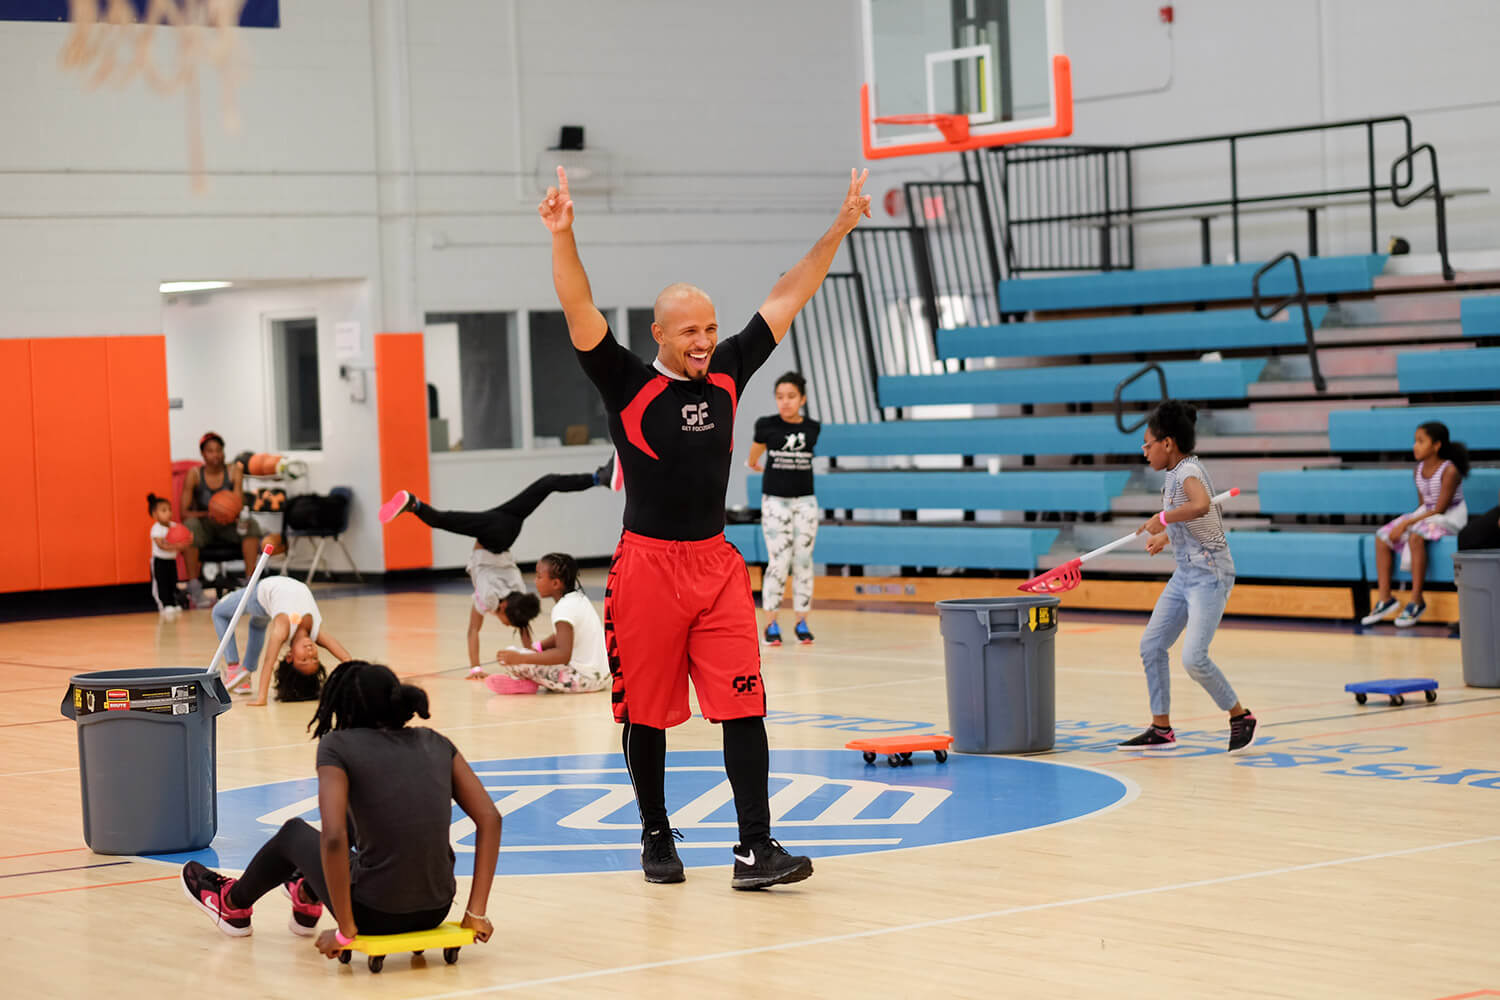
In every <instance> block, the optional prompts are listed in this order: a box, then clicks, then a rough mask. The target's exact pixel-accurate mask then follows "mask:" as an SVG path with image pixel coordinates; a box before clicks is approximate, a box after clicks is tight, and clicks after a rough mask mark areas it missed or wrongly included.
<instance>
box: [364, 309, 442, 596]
mask: <svg viewBox="0 0 1500 1000" xmlns="http://www.w3.org/2000/svg"><path fill="white" fill-rule="evenodd" d="M375 395H376V399H377V401H378V404H379V427H380V493H381V499H382V500H384V499H386V498H387V497H389V496H390V495H391V494H392V493H394V492H396V491H397V490H400V489H407V490H411V491H412V492H413V493H415V494H417V495H418V496H426V495H427V490H428V477H427V451H428V435H427V375H426V370H425V364H424V362H423V358H422V334H420V333H377V334H376V335H375ZM384 531H385V568H386V569H426V568H428V567H430V566H431V565H432V529H431V528H429V527H427V526H426V525H425V524H423V523H422V522H421V521H418V520H417V519H416V518H414V517H398V518H396V519H395V520H394V521H392V522H391V523H390V524H387V525H385V527H384Z"/></svg>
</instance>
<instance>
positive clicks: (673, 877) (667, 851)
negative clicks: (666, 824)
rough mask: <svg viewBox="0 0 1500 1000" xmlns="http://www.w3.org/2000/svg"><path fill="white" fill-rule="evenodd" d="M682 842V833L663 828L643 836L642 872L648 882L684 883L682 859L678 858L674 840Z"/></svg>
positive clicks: (685, 877)
mask: <svg viewBox="0 0 1500 1000" xmlns="http://www.w3.org/2000/svg"><path fill="white" fill-rule="evenodd" d="M674 838H675V839H677V840H681V839H682V832H681V831H679V830H675V829H667V828H662V829H659V830H649V831H647V832H646V833H643V834H642V835H641V870H642V871H643V872H645V873H646V881H647V882H661V883H666V882H683V881H686V879H687V876H686V875H684V874H683V873H682V859H681V858H679V857H678V856H677V845H676V844H674V843H672V841H673V839H674Z"/></svg>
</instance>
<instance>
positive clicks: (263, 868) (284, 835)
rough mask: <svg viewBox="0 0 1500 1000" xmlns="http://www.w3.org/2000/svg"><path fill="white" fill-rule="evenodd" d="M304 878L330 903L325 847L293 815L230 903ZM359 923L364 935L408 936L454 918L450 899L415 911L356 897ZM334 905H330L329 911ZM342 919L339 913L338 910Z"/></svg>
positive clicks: (248, 902) (249, 901)
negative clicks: (436, 906)
mask: <svg viewBox="0 0 1500 1000" xmlns="http://www.w3.org/2000/svg"><path fill="white" fill-rule="evenodd" d="M299 875H300V876H301V877H302V879H303V885H305V886H306V887H307V890H308V892H309V893H310V894H311V895H314V896H316V897H317V898H318V900H319V901H324V902H326V901H327V899H328V883H327V882H326V881H324V879H323V851H322V847H321V845H320V844H319V835H318V831H317V830H314V829H313V828H312V827H311V826H310V825H309V824H308V823H307V821H305V820H301V819H289V820H287V821H286V822H285V823H283V824H281V829H280V830H277V831H276V835H275V836H274V837H272V838H271V839H270V840H268V841H266V843H265V846H264V847H262V848H261V849H260V850H258V851H256V852H255V857H253V858H251V859H250V864H249V866H248V867H247V868H246V869H245V874H244V875H241V876H240V879H239V881H238V882H236V883H235V884H234V886H233V887H232V888H230V890H229V892H228V897H229V898H228V899H227V902H228V903H229V905H230V906H235V907H248V906H253V905H255V901H256V900H257V899H259V898H260V897H262V896H264V895H265V894H266V893H268V892H270V891H271V890H273V889H275V888H276V887H277V886H278V885H281V884H282V883H283V882H290V881H291V880H292V879H295V878H297V877H298V876H299ZM350 903H351V905H352V908H353V910H354V923H355V925H356V926H357V927H358V928H359V932H360V933H361V934H406V933H408V932H410V931H425V930H429V929H431V928H433V927H436V926H437V925H438V924H440V923H442V922H443V920H444V919H445V918H447V916H448V909H449V907H450V906H452V903H451V902H450V903H449V904H448V905H446V906H443V907H442V908H441V909H432V910H418V911H416V912H415V913H386V912H385V911H384V910H376V909H372V908H371V907H368V906H365V905H364V904H363V903H361V902H360V901H359V900H357V899H351V900H350ZM332 909H333V907H332V906H329V910H332ZM334 916H335V918H337V916H338V915H337V914H334Z"/></svg>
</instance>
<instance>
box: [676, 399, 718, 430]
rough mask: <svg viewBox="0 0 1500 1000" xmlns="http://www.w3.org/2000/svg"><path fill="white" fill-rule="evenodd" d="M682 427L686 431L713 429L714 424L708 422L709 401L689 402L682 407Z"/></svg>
mask: <svg viewBox="0 0 1500 1000" xmlns="http://www.w3.org/2000/svg"><path fill="white" fill-rule="evenodd" d="M682 429H683V430H685V431H711V430H713V429H714V425H713V424H711V423H709V422H708V402H707V401H704V402H702V403H689V404H687V405H686V406H684V407H683V408H682Z"/></svg>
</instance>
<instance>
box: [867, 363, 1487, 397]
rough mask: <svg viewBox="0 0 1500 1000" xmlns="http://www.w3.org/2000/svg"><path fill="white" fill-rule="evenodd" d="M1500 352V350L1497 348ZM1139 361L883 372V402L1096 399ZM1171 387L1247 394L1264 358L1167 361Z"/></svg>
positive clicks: (1182, 391) (1146, 389)
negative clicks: (922, 372)
mask: <svg viewBox="0 0 1500 1000" xmlns="http://www.w3.org/2000/svg"><path fill="white" fill-rule="evenodd" d="M1497 353H1500V352H1497ZM1140 367H1141V366H1140V365H1139V364H1138V363H1132V364H1107V365H1058V366H1055V367H1049V368H1007V369H987V370H983V371H968V372H947V373H944V374H939V375H882V376H881V377H880V383H879V395H880V405H882V406H943V405H947V404H951V403H976V404H986V403H995V404H1004V403H1097V402H1108V401H1109V400H1111V399H1112V398H1113V397H1114V392H1115V386H1116V385H1118V384H1119V383H1120V382H1121V381H1123V380H1124V379H1127V378H1129V377H1130V376H1131V375H1133V374H1134V373H1135V372H1137V371H1139V370H1140ZM1161 367H1162V370H1163V372H1164V373H1165V374H1166V377H1167V391H1168V392H1169V393H1170V394H1171V395H1172V396H1174V397H1176V398H1179V399H1244V398H1245V396H1246V395H1247V393H1248V388H1249V386H1250V383H1252V382H1254V381H1255V380H1256V379H1258V378H1260V373H1261V371H1262V370H1263V369H1264V368H1265V367H1266V361H1265V359H1264V358H1252V359H1248V360H1234V361H1166V362H1163V363H1162V365H1161ZM1159 393H1160V387H1159V386H1158V384H1157V381H1156V379H1155V378H1154V377H1152V376H1145V377H1142V378H1139V379H1137V380H1136V381H1134V382H1132V383H1131V384H1130V385H1129V386H1127V387H1126V390H1125V393H1124V395H1123V397H1122V398H1124V399H1126V400H1130V401H1151V400H1155V399H1157V398H1158V397H1159Z"/></svg>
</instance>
